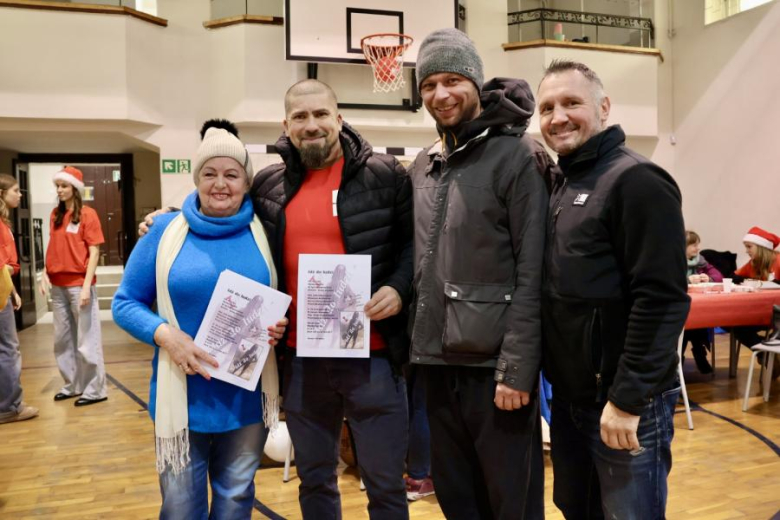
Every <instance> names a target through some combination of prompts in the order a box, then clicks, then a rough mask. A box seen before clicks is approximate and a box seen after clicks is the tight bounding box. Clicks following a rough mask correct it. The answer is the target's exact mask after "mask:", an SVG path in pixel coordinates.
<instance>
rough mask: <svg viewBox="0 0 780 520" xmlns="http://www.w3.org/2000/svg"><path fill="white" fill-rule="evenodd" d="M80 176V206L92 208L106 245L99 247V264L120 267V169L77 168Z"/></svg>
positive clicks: (122, 247)
mask: <svg viewBox="0 0 780 520" xmlns="http://www.w3.org/2000/svg"><path fill="white" fill-rule="evenodd" d="M77 167H78V168H79V169H80V170H81V171H82V172H83V173H84V187H85V193H84V203H85V204H87V205H88V206H90V207H92V208H94V209H95V211H96V212H97V214H98V216H99V217H100V226H101V228H102V229H103V236H104V237H105V239H106V243H105V244H103V245H102V246H101V248H100V250H101V265H122V264H123V263H124V262H123V260H124V252H125V230H124V225H123V219H122V193H121V191H120V187H121V182H120V181H121V179H122V170H121V168H120V166H119V165H118V164H114V165H100V166H98V165H89V164H84V165H78V166H77Z"/></svg>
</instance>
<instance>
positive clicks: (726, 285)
mask: <svg viewBox="0 0 780 520" xmlns="http://www.w3.org/2000/svg"><path fill="white" fill-rule="evenodd" d="M731 284H732V279H731V278H724V279H723V292H724V293H730V292H731Z"/></svg>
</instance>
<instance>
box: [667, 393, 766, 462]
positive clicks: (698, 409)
mask: <svg viewBox="0 0 780 520" xmlns="http://www.w3.org/2000/svg"><path fill="white" fill-rule="evenodd" d="M690 404H691V412H704V413H708V414H710V415H712V416H713V417H717V418H718V419H723V420H724V421H726V422H728V423H731V424H733V425H734V426H736V427H738V428H742V429H743V430H745V431H746V432H748V433H749V434H751V435H752V436H753V437H755V438H756V439H758V440H760V441H761V442H763V443H764V444H766V445H767V446H769V449H771V450H772V451H774V452H775V455H777V456H778V457H780V446H778V445H777V444H775V443H774V442H772V440H771V439H769V438H767V437H766V436H764V435H763V434H762V433H760V432H757V431H756V430H754V429H753V428H751V427H750V426H746V425H744V424H742V423H741V422H739V421H737V420H736V419H731V418H730V417H726V416H725V415H721V414H719V413H717V412H712V411H710V410H707V409H706V408H703V407H702V406H701V405H700V404H699V403H694V402H693V401H690ZM674 413H675V414H678V413H685V410H675V412H674Z"/></svg>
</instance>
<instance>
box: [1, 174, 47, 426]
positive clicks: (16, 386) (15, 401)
mask: <svg viewBox="0 0 780 520" xmlns="http://www.w3.org/2000/svg"><path fill="white" fill-rule="evenodd" d="M21 200H22V193H21V191H19V183H17V182H16V179H14V178H13V177H11V176H10V175H6V174H4V173H0V269H2V270H3V271H6V272H0V275H1V276H3V277H5V279H6V280H7V281H8V280H10V276H8V275H13V274H17V273H18V272H19V261H18V257H17V255H16V244H15V243H14V236H13V233H11V221H10V219H9V213H10V210H12V209H14V208H17V207H18V206H19V202H20V201H21ZM6 290H7V289H6ZM7 294H8V293H7V292H5V291H4V294H3V296H0V298H3V301H0V424H4V423H9V422H15V421H24V420H25V419H32V418H33V417H36V416H37V415H38V409H37V408H34V407H32V406H28V405H26V404H24V403H23V402H22V385H21V381H20V379H19V377H20V375H21V373H22V355H21V353H20V352H19V337H18V336H17V335H16V320H15V319H14V309H18V308H19V307H21V306H22V300H21V298H19V294H18V293H17V292H16V288H12V289H11V295H10V296H7Z"/></svg>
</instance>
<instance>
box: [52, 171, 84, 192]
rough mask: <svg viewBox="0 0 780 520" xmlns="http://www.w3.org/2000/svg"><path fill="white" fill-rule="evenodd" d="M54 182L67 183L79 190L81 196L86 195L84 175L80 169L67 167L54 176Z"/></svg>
mask: <svg viewBox="0 0 780 520" xmlns="http://www.w3.org/2000/svg"><path fill="white" fill-rule="evenodd" d="M52 181H54V182H56V181H65V182H67V183H69V184H71V185H72V186H73V187H74V188H76V189H77V190H79V193H80V194H82V195H84V174H83V173H81V170H79V169H78V168H74V167H73V166H65V167H64V168H63V169H62V170H60V171H58V172H57V173H55V174H54V179H52Z"/></svg>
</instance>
